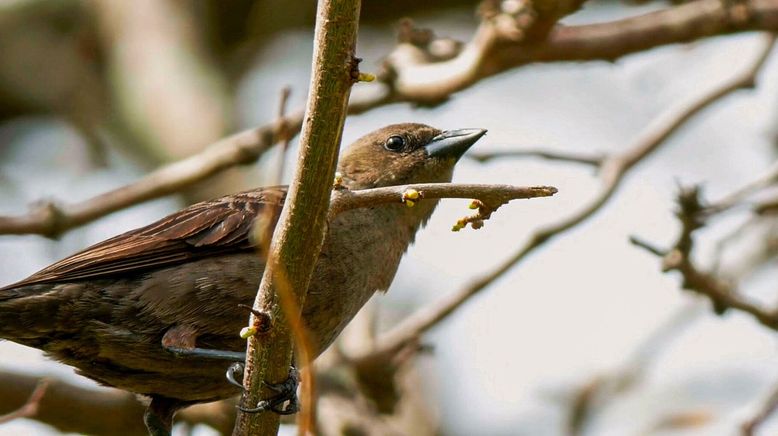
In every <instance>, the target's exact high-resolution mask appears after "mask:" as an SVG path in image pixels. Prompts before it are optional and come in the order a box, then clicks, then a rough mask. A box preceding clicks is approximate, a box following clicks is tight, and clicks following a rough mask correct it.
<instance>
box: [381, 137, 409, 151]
mask: <svg viewBox="0 0 778 436" xmlns="http://www.w3.org/2000/svg"><path fill="white" fill-rule="evenodd" d="M404 146H405V139H403V137H402V136H390V137H389V139H387V140H386V143H385V144H384V148H386V149H387V150H389V151H400V150H402V148H403V147H404Z"/></svg>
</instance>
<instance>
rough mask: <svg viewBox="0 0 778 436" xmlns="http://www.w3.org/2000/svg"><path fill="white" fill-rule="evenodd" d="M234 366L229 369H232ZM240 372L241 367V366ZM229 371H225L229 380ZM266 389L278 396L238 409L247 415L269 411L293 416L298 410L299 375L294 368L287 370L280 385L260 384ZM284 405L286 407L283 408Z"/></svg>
mask: <svg viewBox="0 0 778 436" xmlns="http://www.w3.org/2000/svg"><path fill="white" fill-rule="evenodd" d="M234 366H236V364H233V366H231V367H230V369H232V368H233V367H234ZM240 369H241V372H242V371H243V367H242V364H241V368H240ZM229 375H230V371H229V370H228V371H227V378H228V379H229ZM262 383H263V384H264V385H265V386H267V388H268V389H270V390H271V391H273V392H276V393H277V394H278V395H276V396H274V397H271V398H268V399H266V400H261V401H260V402H259V403H257V407H240V406H238V408H239V409H240V410H241V411H242V412H247V413H260V412H265V411H268V410H269V411H271V412H274V413H277V414H279V415H293V414H295V413H297V411H298V410H300V407H299V403H298V401H297V385H299V384H300V375H299V373H298V372H297V369H296V368H295V367H291V368H289V376H288V377H287V378H286V380H284V381H282V382H281V383H265V382H262ZM241 387H242V386H241ZM284 404H286V406H284Z"/></svg>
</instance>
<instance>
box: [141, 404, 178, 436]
mask: <svg viewBox="0 0 778 436" xmlns="http://www.w3.org/2000/svg"><path fill="white" fill-rule="evenodd" d="M188 404H189V403H187V402H184V401H181V400H175V399H172V398H167V397H162V396H158V395H152V396H151V403H149V406H148V407H147V408H146V412H145V413H144V414H143V422H144V423H145V424H146V428H147V429H148V430H149V435H150V436H170V432H171V431H172V429H173V415H175V413H176V411H177V410H178V409H181V408H183V407H186V406H187V405H188Z"/></svg>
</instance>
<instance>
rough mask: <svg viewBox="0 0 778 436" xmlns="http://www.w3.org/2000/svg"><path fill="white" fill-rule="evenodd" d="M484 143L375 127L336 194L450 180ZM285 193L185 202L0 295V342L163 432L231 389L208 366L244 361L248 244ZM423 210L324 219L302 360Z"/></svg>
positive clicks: (256, 270)
mask: <svg viewBox="0 0 778 436" xmlns="http://www.w3.org/2000/svg"><path fill="white" fill-rule="evenodd" d="M485 133H486V130H484V129H456V130H447V131H442V130H439V129H436V128H434V127H431V126H428V125H425V124H419V123H401V124H392V125H389V126H385V127H383V128H380V129H378V130H375V131H373V132H371V133H369V134H367V135H365V136H363V137H361V138H359V139H358V140H357V141H355V142H354V143H353V144H351V145H350V146H349V147H347V148H346V149H345V150H344V152H343V153H342V156H341V159H340V160H339V162H338V169H337V171H338V172H339V173H340V177H341V178H342V180H340V181H339V184H340V185H341V186H342V187H343V188H345V189H350V190H361V189H369V188H378V187H385V186H398V185H404V184H412V183H434V182H450V181H451V179H452V174H453V170H454V167H455V165H456V163H457V161H458V160H459V158H460V157H461V156H462V155H463V154H464V153H465V152H466V151H467V149H468V148H469V147H470V146H472V145H473V144H474V143H475V142H476V141H478V140H479V139H480V138H481V137H482V136H483V135H484V134H485ZM287 189H288V188H287V187H286V186H274V187H264V188H258V189H254V190H250V191H245V192H241V193H236V194H232V195H227V196H224V197H221V198H218V199H215V200H210V201H205V202H201V203H197V204H194V205H192V206H189V207H187V208H185V209H182V210H180V211H178V212H175V213H173V214H171V215H169V216H167V217H164V218H162V219H160V220H158V221H156V222H154V223H152V224H149V225H147V226H145V227H140V228H138V229H134V230H130V231H128V232H126V233H122V234H120V235H118V236H115V237H113V238H110V239H107V240H105V241H103V242H100V243H97V244H95V245H92V246H90V247H88V248H86V249H84V250H83V251H80V252H78V253H76V254H73V255H71V256H69V257H67V258H65V259H63V260H60V261H59V262H56V263H54V264H52V265H50V266H48V267H46V268H44V269H42V270H40V271H38V272H36V273H34V274H33V275H31V276H29V277H27V278H26V279H23V280H21V281H19V282H17V283H14V284H11V285H8V286H5V287H2V288H0V338H2V339H5V340H10V341H13V342H16V343H19V344H22V345H26V346H30V347H34V348H38V349H40V350H42V351H44V353H45V354H46V355H47V356H49V357H51V358H53V359H55V360H58V361H60V362H62V363H65V364H67V365H70V366H73V367H74V368H75V369H76V372H77V373H79V374H81V375H83V376H85V377H88V378H90V379H92V380H94V381H96V382H98V383H99V384H102V385H106V386H113V387H116V388H119V389H124V390H127V391H130V392H133V393H136V394H140V395H141V396H144V397H148V398H150V402H149V405H148V407H147V411H146V414H145V423H146V425H147V427H148V428H149V432H150V434H160V435H161V434H169V432H170V428H171V426H172V419H173V414H174V413H175V412H176V411H177V410H179V409H181V408H183V407H186V406H188V405H191V404H195V403H200V402H207V401H215V400H220V399H225V398H230V397H233V396H235V395H236V394H238V393H239V392H240V389H239V388H238V387H236V386H234V385H233V384H231V383H228V382H227V381H226V380H225V376H224V374H225V366H226V364H225V363H224V361H223V360H221V359H220V357H224V356H226V358H227V359H229V358H230V357H232V356H240V355H241V354H240V353H245V349H246V341H245V340H244V339H241V338H240V337H239V331H240V330H241V328H242V327H244V326H245V324H246V321H247V319H248V312H247V311H246V309H245V305H251V304H252V303H253V301H254V298H255V294H256V292H257V288H258V285H259V281H260V279H261V277H262V272H263V270H264V266H265V261H266V259H265V258H264V255H262V254H261V253H258V250H257V247H259V246H261V245H262V244H263V243H264V244H266V243H267V241H261V240H259V241H258V240H256V239H258V238H257V237H254V236H252V235H253V233H252V228H253V226H254V225H255V223H256V222H257V221H258V220H259V219H265V220H266V219H267V217H270V219H271V225H272V226H275V224H276V222H277V219H278V217H279V215H280V212H281V209H282V207H283V205H284V201H285V198H286V194H287ZM437 202H438V201H437V200H432V199H430V200H423V201H421V202H419V203H418V204H416V205H415V206H414V207H407V206H406V205H404V204H402V203H401V202H398V203H397V204H382V205H375V206H371V207H365V208H359V209H354V210H349V211H345V212H342V213H340V214H338V215H337V216H335V217H334V218H331V219H330V222H328V228H327V231H326V235H325V240H324V243H323V246H322V248H321V251H320V254H319V257H318V260H317V262H316V265H315V267H314V273H313V276H312V279H311V284H310V286H309V290H308V296H307V298H306V300H305V305H304V307H303V309H302V319H303V322H304V324H305V326H306V327H307V328H308V330H309V331H310V335H311V338H312V344H313V347H314V350H313V351H314V353H315V354H316V355H318V354H319V353H321V352H322V351H323V350H324V349H325V348H327V347H328V346H329V345H330V344H331V343H332V342H333V341H334V340H335V338H336V337H337V336H338V334H339V333H340V332H341V331H342V330H343V328H344V327H345V326H346V325H347V324H348V322H349V321H350V320H351V319H352V318H353V317H354V316H355V314H356V313H357V312H358V311H359V309H360V308H361V307H362V306H363V305H364V304H365V303H366V302H367V301H368V299H370V298H371V297H372V296H373V295H374V294H375V293H376V292H385V291H386V290H387V289H388V288H389V285H390V284H391V282H392V280H393V278H394V276H395V274H396V272H397V268H398V265H399V263H400V260H401V258H402V256H403V254H404V253H405V251H406V250H407V248H408V247H409V245H411V244H412V243H413V241H414V239H415V235H416V233H417V231H418V230H419V229H420V228H422V227H423V226H424V225H425V224H426V223H427V221H428V220H429V218H430V216H431V215H432V213H433V210H434V209H435V207H436V205H437ZM265 237H266V238H269V237H270V236H265ZM259 239H262V238H261V237H259ZM242 305H243V306H244V308H242V307H241V306H242ZM187 351H190V352H187ZM209 353H210V354H209ZM212 357H213V358H212ZM233 360H237V359H236V358H233ZM274 410H275V409H274ZM275 411H276V412H280V411H279V410H275Z"/></svg>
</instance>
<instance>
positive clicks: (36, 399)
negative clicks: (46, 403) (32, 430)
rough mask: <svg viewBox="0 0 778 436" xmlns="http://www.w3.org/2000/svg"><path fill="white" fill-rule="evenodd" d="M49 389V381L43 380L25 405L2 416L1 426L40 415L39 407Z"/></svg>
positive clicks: (0, 418)
mask: <svg viewBox="0 0 778 436" xmlns="http://www.w3.org/2000/svg"><path fill="white" fill-rule="evenodd" d="M48 387H49V381H48V379H41V380H40V381H39V382H38V385H37V386H36V387H35V390H33V391H32V394H30V398H28V399H27V402H26V403H24V405H23V406H22V407H20V408H18V409H16V410H15V411H13V412H11V413H7V414H5V415H2V416H0V424H5V423H6V422H9V421H13V420H14V419H19V418H31V417H34V416H35V415H36V414H37V413H38V406H39V405H40V402H41V399H42V398H43V396H44V395H45V394H46V389H48Z"/></svg>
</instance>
